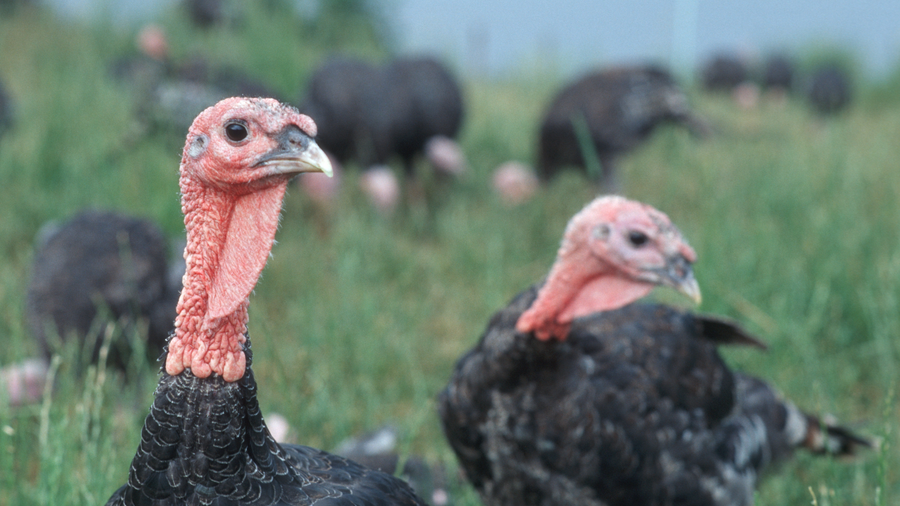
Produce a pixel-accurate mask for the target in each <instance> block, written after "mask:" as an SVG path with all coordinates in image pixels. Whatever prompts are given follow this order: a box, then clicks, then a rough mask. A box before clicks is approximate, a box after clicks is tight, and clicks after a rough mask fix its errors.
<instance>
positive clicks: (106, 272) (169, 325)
mask: <svg viewBox="0 0 900 506" xmlns="http://www.w3.org/2000/svg"><path fill="white" fill-rule="evenodd" d="M45 232H46V233H45V235H46V236H47V237H44V238H42V240H40V242H41V244H40V245H39V247H38V251H37V252H36V253H35V259H34V264H33V267H32V277H31V281H30V283H29V285H28V292H27V296H26V297H27V301H26V304H25V312H26V319H27V322H28V326H29V328H30V330H31V334H32V336H34V338H35V339H36V340H37V342H38V345H39V346H40V348H41V351H42V353H43V354H44V356H45V357H47V358H49V357H50V355H51V354H52V353H53V351H54V348H55V347H54V345H53V339H52V336H51V335H50V334H51V333H52V334H54V335H55V336H58V337H59V338H60V339H61V340H63V341H65V340H67V339H69V338H72V337H74V338H77V339H82V340H84V339H88V338H89V335H90V334H91V330H92V328H93V329H94V330H95V335H94V336H93V337H94V338H96V344H95V345H94V349H93V351H92V352H91V356H92V357H93V359H94V360H96V358H97V355H98V354H99V349H100V346H101V344H102V339H101V337H102V330H101V328H100V327H99V326H97V325H96V323H97V320H98V316H102V315H103V314H104V311H108V315H109V320H111V321H118V322H120V323H122V324H124V325H126V326H131V325H134V324H137V323H139V322H146V323H147V324H148V330H147V345H148V354H149V355H150V356H152V357H153V358H156V357H158V356H159V354H160V352H161V351H162V348H163V346H165V343H166V337H167V336H168V334H169V332H171V331H172V329H173V328H174V323H173V322H174V320H175V305H176V303H177V302H178V292H179V290H180V288H181V282H180V279H177V280H176V281H174V282H173V280H172V279H171V278H172V277H173V276H172V274H171V273H170V272H169V267H168V260H167V259H168V251H167V250H168V244H167V242H166V238H165V236H164V235H163V233H162V231H161V230H160V229H159V227H157V226H156V225H155V224H154V223H153V222H151V221H149V220H145V219H141V218H136V217H132V216H126V215H122V214H118V213H114V212H110V211H99V210H89V211H84V212H81V213H79V214H77V215H76V216H74V217H73V218H72V219H70V220H69V221H68V222H66V223H64V224H62V225H60V226H59V227H55V226H54V227H53V229H52V230H49V231H45ZM175 277H176V278H178V276H175ZM123 341H124V339H118V340H117V341H116V342H113V344H112V346H111V350H110V362H111V363H112V364H114V365H117V366H119V367H122V368H124V365H125V363H126V357H127V351H126V349H125V348H126V347H127V346H126V343H124V342H123Z"/></svg>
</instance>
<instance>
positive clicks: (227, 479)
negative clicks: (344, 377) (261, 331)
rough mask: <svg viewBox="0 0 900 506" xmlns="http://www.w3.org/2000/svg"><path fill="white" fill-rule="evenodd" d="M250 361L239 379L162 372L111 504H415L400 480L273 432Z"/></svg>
mask: <svg viewBox="0 0 900 506" xmlns="http://www.w3.org/2000/svg"><path fill="white" fill-rule="evenodd" d="M246 345H247V347H246V348H245V352H246V353H247V355H248V367H247V371H246V373H245V374H244V376H243V378H241V379H240V380H239V381H236V382H227V381H224V380H223V379H222V378H221V377H218V376H215V377H209V378H197V377H196V376H194V375H193V374H191V373H190V371H185V372H183V373H182V374H180V375H177V376H170V375H168V374H166V373H165V372H163V377H162V378H161V380H160V382H159V385H158V386H157V389H156V399H155V400H154V402H153V405H152V406H151V407H150V414H149V415H148V416H147V420H146V423H145V424H144V429H143V432H142V434H141V444H140V446H139V447H138V450H137V453H136V455H135V457H134V460H133V461H132V464H131V470H130V472H129V475H128V483H127V484H125V485H124V486H122V487H121V488H119V490H117V491H116V492H115V493H114V494H113V496H112V497H111V498H110V499H109V501H108V502H107V503H106V504H107V506H125V505H157V506H162V505H182V504H204V505H217V506H226V505H247V506H251V505H252V506H255V505H267V506H269V505H271V506H275V505H282V506H302V505H322V506H324V505H348V506H349V505H373V506H375V505H385V506H387V505H391V504H396V505H421V504H424V503H423V502H421V500H420V499H418V498H417V497H416V496H415V494H414V493H413V492H412V490H411V489H410V488H409V486H407V485H406V484H405V483H403V482H402V481H400V480H398V479H396V478H394V477H393V476H390V475H388V474H385V473H381V472H378V471H373V470H371V469H368V468H366V467H363V466H361V465H359V464H356V463H355V462H353V461H351V460H348V459H345V458H343V457H339V456H336V455H332V454H329V453H326V452H324V451H321V450H317V449H315V448H310V447H308V446H301V445H290V444H283V445H282V444H279V443H277V442H276V441H275V440H274V439H273V438H272V436H271V435H270V434H269V429H268V428H267V427H266V424H265V421H264V420H263V417H262V414H261V412H260V409H259V403H258V402H257V400H256V381H255V380H254V378H253V371H252V370H251V369H250V367H249V363H250V346H249V345H250V342H249V339H248V340H247V343H246Z"/></svg>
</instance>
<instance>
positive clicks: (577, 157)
mask: <svg viewBox="0 0 900 506" xmlns="http://www.w3.org/2000/svg"><path fill="white" fill-rule="evenodd" d="M665 122H674V123H678V124H683V125H685V126H687V127H688V128H689V129H691V130H692V131H693V132H694V133H697V134H701V135H702V134H705V132H706V129H707V127H706V126H705V125H704V124H703V123H702V122H701V121H700V120H699V119H698V118H695V117H694V116H693V115H692V114H691V112H690V109H689V106H688V102H687V97H686V96H685V95H684V93H683V92H682V91H681V90H680V88H678V86H677V85H676V84H675V81H674V80H673V79H672V77H671V76H670V75H669V74H668V72H666V71H664V70H662V69H660V68H656V67H625V68H617V69H610V70H605V71H601V72H596V73H592V74H589V75H587V76H585V77H582V78H581V79H579V80H578V81H576V82H574V83H572V84H570V85H568V86H566V87H565V88H563V90H562V91H560V92H559V94H558V95H557V96H556V98H555V99H554V100H553V102H552V103H551V105H550V107H549V108H548V109H547V111H546V112H545V114H544V117H543V119H542V120H541V125H540V132H539V140H538V153H537V172H538V175H539V176H540V177H541V178H542V179H544V180H549V179H550V178H552V177H553V176H555V175H556V174H557V173H558V172H559V171H560V170H562V169H563V168H565V167H567V166H575V167H580V168H582V169H583V170H585V171H587V169H588V162H587V159H586V158H585V153H584V149H583V147H582V142H580V140H579V138H580V137H581V138H585V139H586V140H588V141H589V142H590V145H591V146H592V148H593V150H594V152H595V153H596V155H597V157H598V158H599V162H600V165H601V168H602V174H600V175H597V179H599V182H600V183H601V185H603V186H604V187H606V188H607V189H612V190H614V189H615V188H616V187H617V182H616V176H615V170H616V169H615V167H614V165H615V158H616V157H617V156H619V155H620V154H623V153H626V152H628V151H630V150H632V149H634V148H635V147H637V146H638V145H639V144H640V143H642V142H643V141H644V140H645V139H646V138H647V137H649V136H650V134H651V133H652V132H653V130H654V129H655V128H656V126H657V125H659V124H661V123H665ZM579 125H580V126H579ZM581 127H583V129H582V128H581ZM579 130H583V132H584V134H580V132H579ZM585 134H586V136H585ZM585 147H586V146H585Z"/></svg>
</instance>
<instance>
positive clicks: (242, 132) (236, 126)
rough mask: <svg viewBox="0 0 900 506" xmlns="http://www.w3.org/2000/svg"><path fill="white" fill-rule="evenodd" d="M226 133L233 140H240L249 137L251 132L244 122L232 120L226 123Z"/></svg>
mask: <svg viewBox="0 0 900 506" xmlns="http://www.w3.org/2000/svg"><path fill="white" fill-rule="evenodd" d="M225 135H226V136H227V137H228V139H229V140H231V141H234V142H240V141H242V140H244V139H246V138H247V135H249V132H247V126H246V125H244V124H243V123H238V122H237V121H232V122H231V123H229V124H227V125H225Z"/></svg>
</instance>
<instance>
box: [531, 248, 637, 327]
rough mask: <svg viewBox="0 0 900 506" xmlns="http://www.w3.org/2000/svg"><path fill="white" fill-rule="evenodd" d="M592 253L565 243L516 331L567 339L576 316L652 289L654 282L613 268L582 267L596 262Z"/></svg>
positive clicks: (628, 300)
mask: <svg viewBox="0 0 900 506" xmlns="http://www.w3.org/2000/svg"><path fill="white" fill-rule="evenodd" d="M590 256H591V253H590V251H588V250H587V249H586V248H572V247H571V246H570V245H568V244H567V243H564V245H563V246H562V247H561V249H560V253H559V257H558V259H557V261H556V262H555V263H554V265H553V267H552V268H551V269H550V274H549V275H548V276H547V280H546V282H545V283H544V285H543V286H542V287H541V288H540V291H539V292H538V295H537V299H536V300H535V301H534V303H533V304H532V305H531V307H529V308H528V309H527V310H525V311H524V312H523V313H522V316H521V318H519V320H518V321H517V322H516V330H518V331H519V332H522V333H531V334H533V335H534V337H535V338H537V339H539V340H541V341H546V340H550V339H557V340H564V339H565V338H566V336H567V335H568V334H569V330H570V328H571V326H572V321H573V320H574V319H576V318H580V317H583V316H587V315H590V314H593V313H598V312H601V311H609V310H612V309H618V308H620V307H623V306H626V305H628V304H631V303H632V302H634V301H636V300H638V299H640V298H641V297H643V296H645V295H647V294H648V293H650V291H651V290H653V285H651V284H649V283H644V282H640V281H636V280H633V279H627V278H624V277H622V276H621V275H620V274H619V273H618V272H616V271H615V270H614V269H613V268H611V267H610V268H608V269H607V268H604V269H600V270H594V271H589V272H585V271H583V270H581V269H580V266H582V265H585V264H588V263H591V262H593V260H592V259H591V258H590Z"/></svg>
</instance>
